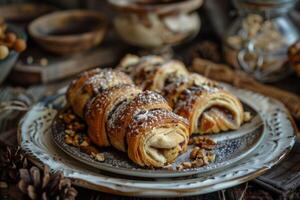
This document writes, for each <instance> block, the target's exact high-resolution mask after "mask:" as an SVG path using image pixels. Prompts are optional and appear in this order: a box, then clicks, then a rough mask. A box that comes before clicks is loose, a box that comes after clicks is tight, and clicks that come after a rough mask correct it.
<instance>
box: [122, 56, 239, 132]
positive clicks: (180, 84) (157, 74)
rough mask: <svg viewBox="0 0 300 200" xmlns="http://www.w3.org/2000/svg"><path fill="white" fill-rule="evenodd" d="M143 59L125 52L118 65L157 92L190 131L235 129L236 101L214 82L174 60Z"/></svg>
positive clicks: (237, 119)
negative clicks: (189, 71) (184, 121)
mask: <svg viewBox="0 0 300 200" xmlns="http://www.w3.org/2000/svg"><path fill="white" fill-rule="evenodd" d="M160 58H161V57H160ZM151 59H152V61H150V60H151ZM143 60H144V58H143V57H138V56H134V55H128V56H126V57H125V58H124V59H123V60H122V62H121V64H120V67H119V68H120V69H121V70H122V69H130V73H129V74H130V75H131V77H132V78H133V79H134V82H135V83H136V84H137V85H140V86H141V88H142V89H145V88H147V89H150V90H155V91H157V92H159V93H161V94H162V95H163V96H164V97H165V98H166V99H167V101H168V103H169V105H170V106H171V107H172V108H173V109H174V111H175V112H176V113H177V114H179V115H181V116H183V117H185V118H187V119H188V120H189V122H190V131H191V132H192V133H200V134H203V133H218V132H221V131H227V130H235V129H238V128H239V127H240V126H241V124H242V123H243V121H244V110H243V107H242V105H241V103H240V101H239V100H238V99H237V98H236V97H235V96H233V95H232V94H230V93H229V92H226V91H225V90H224V89H222V88H221V87H220V86H219V85H218V84H217V83H216V82H214V81H212V80H209V79H207V78H205V77H203V76H201V75H199V74H195V73H188V72H187V70H186V68H185V66H184V65H183V64H182V63H179V62H178V61H176V60H171V61H170V60H164V59H163V58H161V59H158V58H156V57H155V56H154V57H151V56H147V62H144V61H143ZM153 63H155V64H153Z"/></svg>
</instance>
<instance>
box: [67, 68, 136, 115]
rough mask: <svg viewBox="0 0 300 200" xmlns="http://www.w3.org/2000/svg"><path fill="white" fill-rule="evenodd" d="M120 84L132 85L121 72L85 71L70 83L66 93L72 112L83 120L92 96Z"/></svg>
mask: <svg viewBox="0 0 300 200" xmlns="http://www.w3.org/2000/svg"><path fill="white" fill-rule="evenodd" d="M120 84H132V80H131V79H130V78H129V77H128V76H127V75H126V74H124V73H123V72H120V71H113V70H111V69H94V70H91V71H87V72H84V73H82V74H81V75H80V76H79V77H78V78H77V79H76V80H74V81H73V82H72V83H71V85H70V87H69V89H68V91H67V100H68V102H69V104H70V106H71V107H72V108H73V111H74V112H75V113H76V114H77V115H78V116H80V117H82V118H83V117H84V113H85V108H86V104H87V103H88V102H89V101H90V100H91V99H92V98H93V97H94V96H96V95H97V94H98V93H99V92H100V91H102V90H104V89H106V88H109V87H113V86H116V85H120Z"/></svg>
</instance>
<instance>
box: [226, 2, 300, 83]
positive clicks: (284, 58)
mask: <svg viewBox="0 0 300 200" xmlns="http://www.w3.org/2000/svg"><path fill="white" fill-rule="evenodd" d="M233 2H234V4H235V6H236V8H237V9H238V14H239V15H238V17H237V19H236V20H235V21H234V22H233V24H232V25H231V26H230V27H229V29H228V31H227V33H226V35H225V38H224V39H223V41H224V54H225V59H226V61H227V62H228V63H229V64H231V65H232V66H234V67H236V68H239V69H242V70H244V71H245V72H247V73H249V74H251V75H252V76H254V77H255V78H256V79H258V80H260V81H263V82H272V81H277V80H279V79H281V78H283V77H285V76H286V75H288V74H289V73H290V72H291V68H290V66H289V64H288V47H289V46H290V45H292V44H293V43H294V42H295V41H296V40H297V39H298V36H299V33H298V30H297V29H296V27H295V26H294V24H293V23H292V22H291V20H290V19H289V17H288V16H287V13H288V11H289V10H290V9H291V8H292V7H293V6H294V3H295V2H296V1H295V0H233Z"/></svg>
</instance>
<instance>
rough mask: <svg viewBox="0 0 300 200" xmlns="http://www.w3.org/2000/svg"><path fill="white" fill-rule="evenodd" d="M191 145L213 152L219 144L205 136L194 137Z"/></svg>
mask: <svg viewBox="0 0 300 200" xmlns="http://www.w3.org/2000/svg"><path fill="white" fill-rule="evenodd" d="M189 144H194V145H196V146H198V147H200V148H203V149H206V150H212V149H214V148H215V147H216V145H217V143H216V142H215V141H214V140H213V139H211V138H209V137H204V136H196V137H192V138H190V140H189Z"/></svg>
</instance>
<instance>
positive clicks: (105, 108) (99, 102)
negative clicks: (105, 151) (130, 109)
mask: <svg viewBox="0 0 300 200" xmlns="http://www.w3.org/2000/svg"><path fill="white" fill-rule="evenodd" d="M140 92H141V91H140V90H139V89H137V88H136V87H135V86H133V85H118V86H115V87H111V88H108V89H106V90H104V91H103V92H101V93H99V94H98V95H97V96H96V97H94V98H93V99H92V100H91V101H90V102H89V103H88V104H87V111H86V114H85V120H86V123H87V124H88V134H89V137H90V139H91V140H92V141H93V143H95V144H97V145H98V146H110V141H109V138H108V132H107V131H106V122H107V121H108V118H109V116H110V115H111V114H112V111H113V110H114V109H115V107H116V106H117V105H118V104H119V103H120V102H122V101H124V100H126V99H127V98H128V97H129V96H131V95H137V94H138V93H140Z"/></svg>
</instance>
